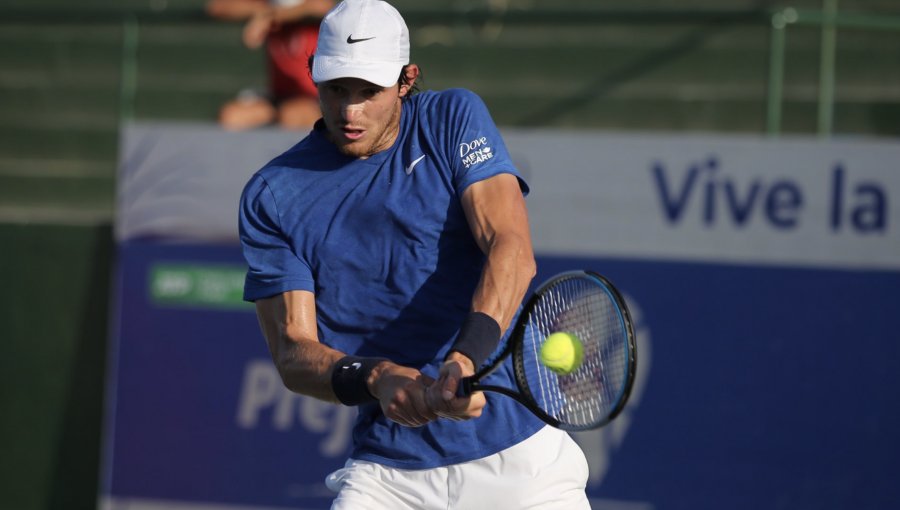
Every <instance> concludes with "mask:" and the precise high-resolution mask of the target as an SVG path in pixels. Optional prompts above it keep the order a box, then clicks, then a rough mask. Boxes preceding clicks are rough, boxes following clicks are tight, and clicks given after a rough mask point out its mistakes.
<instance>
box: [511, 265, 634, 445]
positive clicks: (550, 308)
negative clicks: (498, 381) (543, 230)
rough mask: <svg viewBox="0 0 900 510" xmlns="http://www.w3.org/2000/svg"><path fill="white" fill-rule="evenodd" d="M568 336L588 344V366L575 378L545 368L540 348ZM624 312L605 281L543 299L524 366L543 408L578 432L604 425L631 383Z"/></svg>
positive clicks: (574, 285) (562, 285)
mask: <svg viewBox="0 0 900 510" xmlns="http://www.w3.org/2000/svg"><path fill="white" fill-rule="evenodd" d="M555 332H567V333H572V334H574V335H576V336H577V337H578V339H579V340H580V341H581V343H582V349H583V361H582V363H581V364H580V366H578V368H577V369H576V370H574V371H573V372H572V373H570V374H565V375H560V374H557V373H555V372H553V371H551V370H550V369H548V368H547V367H545V366H544V365H543V364H542V363H541V362H540V348H541V344H542V343H543V342H544V340H545V339H546V338H547V337H548V336H549V335H550V334H552V333H555ZM627 338H628V337H627V331H626V326H625V322H624V318H623V316H622V312H621V310H620V309H619V306H618V304H617V302H616V301H615V299H614V298H613V297H612V295H611V294H610V291H609V290H608V289H606V288H605V287H604V286H602V285H601V284H600V282H599V281H596V280H594V279H590V278H587V277H584V278H571V279H568V280H563V281H561V282H559V283H557V284H556V285H555V286H553V287H552V288H550V289H548V290H547V292H546V293H545V294H543V295H542V296H540V298H539V299H538V301H537V302H536V303H535V306H534V308H533V309H532V311H531V314H530V315H529V322H528V327H527V330H526V335H525V346H524V349H523V355H524V357H525V359H524V360H523V362H524V363H523V364H524V365H525V368H526V380H527V382H528V386H529V390H530V391H531V393H532V395H533V397H534V399H535V401H536V402H537V404H538V405H539V406H540V407H541V408H542V409H543V410H544V411H545V412H546V413H547V414H549V415H551V416H553V417H554V418H556V419H558V420H559V421H560V422H562V423H564V424H567V425H570V426H572V427H575V428H581V427H585V428H587V427H590V426H593V425H597V424H598V423H601V422H604V421H605V420H606V419H608V417H609V415H610V414H611V413H612V412H613V410H614V409H615V408H616V406H617V405H618V403H619V400H620V399H621V398H622V396H623V393H624V389H625V384H626V380H627V377H628V375H627V364H628V343H627V342H628V340H627Z"/></svg>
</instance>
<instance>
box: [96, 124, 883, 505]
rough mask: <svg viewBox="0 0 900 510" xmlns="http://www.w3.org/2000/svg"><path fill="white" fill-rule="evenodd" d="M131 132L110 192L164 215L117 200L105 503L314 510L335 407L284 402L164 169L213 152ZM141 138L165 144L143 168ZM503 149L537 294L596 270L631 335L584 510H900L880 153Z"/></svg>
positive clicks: (335, 458)
mask: <svg viewBox="0 0 900 510" xmlns="http://www.w3.org/2000/svg"><path fill="white" fill-rule="evenodd" d="M141 129H144V130H145V131H146V132H145V133H144V132H142V131H141ZM141 129H138V130H137V132H136V134H134V137H133V138H132V141H131V142H130V143H131V144H132V146H134V147H138V148H140V149H141V150H140V151H138V152H139V153H141V154H145V155H146V154H148V153H153V151H161V153H162V154H163V159H162V161H165V165H163V164H162V163H160V165H159V166H156V165H155V163H154V160H153V158H152V157H146V158H145V159H144V160H142V162H141V163H140V165H138V166H139V168H137V169H132V170H131V171H130V173H129V174H128V175H127V176H126V177H125V179H126V181H129V180H132V181H134V182H143V183H148V182H149V183H152V182H154V180H153V178H152V176H153V175H154V172H163V173H164V174H165V175H166V176H167V177H166V178H164V179H163V180H164V181H165V183H166V184H165V186H161V188H160V190H163V189H164V190H165V191H164V192H163V191H160V195H159V196H160V197H164V198H165V199H164V200H162V199H160V200H159V204H160V205H159V207H160V208H161V210H163V211H164V212H165V214H163V215H162V216H160V215H157V214H155V213H153V212H152V211H153V210H154V207H155V205H154V204H155V202H154V200H155V199H154V198H153V196H152V195H153V193H149V192H148V191H147V190H152V189H153V185H147V186H135V187H133V188H130V191H129V190H128V189H129V188H128V184H127V182H125V183H124V184H123V189H126V190H125V191H123V196H126V195H127V196H129V197H131V198H130V199H129V200H131V201H130V202H128V203H127V204H123V205H122V210H121V211H120V218H121V223H120V224H119V226H118V227H119V228H118V239H119V244H118V250H119V253H118V255H119V257H118V269H117V274H118V282H117V289H116V295H117V302H116V303H114V308H115V309H116V313H115V316H114V318H113V328H112V331H113V340H114V342H113V344H114V352H112V353H111V356H110V358H111V366H110V374H109V380H110V392H109V399H108V413H107V414H108V420H107V421H108V427H107V431H106V444H107V451H106V463H105V482H104V487H103V491H102V492H103V493H102V497H103V500H102V504H103V507H104V508H106V509H108V510H113V509H129V510H163V509H168V510H242V509H249V508H254V509H266V508H268V509H273V510H274V509H287V508H292V509H324V508H328V507H329V504H330V501H331V498H332V494H331V493H330V492H329V491H328V490H327V489H326V488H325V486H324V477H325V476H326V475H327V474H328V473H329V472H330V471H331V470H333V469H336V468H337V467H339V466H341V465H342V464H343V462H344V460H345V459H346V455H347V453H348V451H349V441H350V428H351V427H352V424H353V421H354V418H355V412H354V410H353V409H352V408H347V407H343V406H335V405H331V404H327V403H323V402H320V401H316V400H314V399H311V398H306V397H303V396H299V395H296V394H292V393H290V392H289V391H288V390H286V389H285V388H284V387H283V385H282V384H281V380H280V378H279V376H278V374H277V372H276V370H275V367H274V365H273V364H272V362H271V360H270V358H269V354H268V351H267V348H266V345H265V342H264V340H263V338H262V335H261V333H260V331H259V326H258V324H257V321H256V317H255V313H254V308H253V306H252V305H250V304H247V303H243V302H241V299H240V296H241V290H242V285H243V274H244V270H245V266H244V262H243V259H242V257H241V254H240V249H239V247H238V246H237V244H236V243H235V241H234V239H233V233H231V234H230V233H229V232H230V229H232V228H233V227H232V226H231V225H232V224H233V220H231V219H227V218H225V219H223V218H221V217H220V216H221V215H220V214H219V213H218V212H217V213H216V214H212V213H209V214H210V216H215V217H216V218H217V219H216V221H215V222H212V223H209V225H212V226H211V227H210V228H209V229H207V230H203V228H202V227H203V225H204V224H205V223H204V221H205V220H198V219H197V218H198V216H197V215H196V214H194V213H195V210H196V209H197V208H202V207H201V203H202V202H203V200H201V199H200V198H198V197H200V196H202V193H203V192H202V190H203V189H204V185H203V178H201V177H199V175H200V174H202V173H203V170H198V172H199V174H197V173H195V174H194V175H192V176H191V182H192V183H193V184H190V186H193V187H192V188H191V191H190V192H189V193H186V194H185V196H184V197H181V198H179V196H180V195H179V196H175V197H173V196H171V194H172V193H175V194H176V195H178V192H173V191H172V190H174V189H177V187H173V186H172V180H171V179H172V174H170V173H169V172H171V168H170V165H172V164H173V162H175V161H180V159H179V158H187V160H191V158H197V157H200V158H202V156H198V155H202V154H203V153H205V152H215V153H216V154H218V156H217V158H219V160H222V159H227V158H225V157H224V156H223V153H224V152H227V150H228V149H227V147H225V146H223V145H220V146H217V147H216V150H215V151H209V150H197V149H196V148H189V147H187V148H185V147H182V148H178V147H181V146H180V145H178V144H179V143H181V142H179V140H183V139H184V138H185V137H184V135H183V134H178V133H176V135H171V134H169V133H168V130H166V131H164V132H162V134H161V133H160V132H157V131H155V130H154V129H150V128H146V127H143V128H141ZM185 129H187V128H185ZM142 133H143V134H142ZM144 135H147V136H146V138H147V139H150V140H153V141H154V143H156V144H162V148H160V147H155V148H154V149H153V150H151V151H148V150H147V148H146V147H145V143H143V142H142V141H141V140H144V138H145V137H144ZM150 135H152V136H150ZM165 136H173V140H175V141H174V142H173V143H172V144H169V145H167V144H166V143H164V140H163V141H160V140H161V139H164V137H165ZM228 136H229V137H231V136H232V135H228ZM253 136H259V135H253ZM269 136H273V135H272V134H271V133H270V134H269ZM554 136H555V137H554ZM196 137H197V138H198V139H204V137H208V140H207V142H208V143H213V142H214V141H215V140H217V137H216V136H214V134H213V133H204V132H202V130H201V132H200V133H199V134H196ZM201 141H202V140H201ZM507 141H508V145H509V146H510V147H511V149H514V153H515V154H517V155H518V156H517V157H520V158H522V160H521V166H522V167H523V169H524V170H525V171H526V173H527V174H528V179H529V183H530V184H531V185H532V188H533V193H532V194H531V195H530V196H529V198H528V200H529V209H530V212H531V216H532V227H533V231H534V232H533V233H534V238H535V245H536V249H537V256H538V275H537V277H536V278H535V280H534V283H535V284H537V283H540V282H541V281H543V280H544V279H546V278H549V277H550V276H552V275H553V274H556V273H558V272H561V271H565V270H570V269H575V268H589V269H594V270H596V271H598V272H600V273H602V274H604V275H606V276H607V277H609V278H610V279H611V280H612V281H613V282H614V283H615V284H616V285H617V286H618V287H620V288H621V289H623V291H624V292H625V294H626V298H627V299H628V301H629V304H630V307H631V309H632V312H633V315H634V316H635V319H636V332H637V336H638V374H637V380H636V384H635V387H634V391H633V394H632V399H631V400H630V401H629V405H628V406H627V407H626V409H625V411H624V412H623V413H622V414H621V415H620V416H619V417H618V418H617V419H616V420H614V421H613V422H612V423H610V424H609V425H608V426H606V427H604V428H602V429H600V430H596V431H590V432H584V433H579V434H576V435H575V439H576V440H577V441H578V442H579V444H580V445H581V446H582V448H583V449H584V451H585V454H586V456H587V458H588V463H589V466H590V479H589V486H588V494H589V496H590V498H591V502H592V506H593V508H594V509H595V510H602V509H612V510H639V509H640V510H649V509H663V510H665V509H676V510H678V509H698V508H710V509H718V508H729V509H748V510H749V509H754V510H755V509H760V508H771V509H776V508H817V509H847V508H898V507H900V486H898V485H897V484H896V483H895V481H896V480H897V479H898V478H900V406H898V405H897V404H898V402H900V372H898V371H897V369H896V368H895V366H896V364H897V360H898V359H900V342H898V338H900V335H898V333H897V332H898V331H900V313H898V312H900V297H898V296H900V231H898V224H900V222H898V213H897V208H896V207H894V203H893V201H894V200H896V197H897V196H900V173H898V172H897V171H896V170H897V169H896V168H894V167H895V166H896V162H897V161H900V157H895V156H898V155H900V151H898V148H897V146H895V145H890V144H874V145H871V144H866V143H859V144H853V143H845V144H828V145H823V144H820V143H818V142H812V141H788V142H781V143H774V142H773V143H771V144H764V143H763V142H761V141H759V140H742V139H737V138H733V139H724V140H723V139H715V138H709V139H707V138H702V139H696V138H677V137H657V138H652V137H646V138H639V137H623V138H619V137H615V136H607V137H604V136H600V135H594V137H593V138H591V137H587V136H585V137H583V139H580V138H578V137H577V136H574V137H573V136H569V135H565V136H562V135H552V134H548V133H531V132H528V133H511V134H510V135H509V136H508V140H507ZM204 143H206V142H204ZM216 143H220V142H216ZM268 143H269V146H268V147H271V146H274V145H277V144H276V143H275V142H273V141H272V140H271V139H269V141H268ZM567 144H568V145H567ZM225 145H228V146H235V147H240V146H244V147H247V146H251V145H252V144H249V143H248V144H236V143H235V142H234V140H232V139H231V138H229V139H228V141H227V144H225ZM549 146H553V147H555V148H556V149H558V150H556V151H555V152H554V151H552V150H549V149H548V147H549ZM613 147H616V148H618V151H615V150H613ZM647 147H652V149H648V148H647ZM761 147H764V148H766V152H765V154H763V155H760V154H759V153H757V152H756V151H758V150H760V148H761ZM516 148H518V150H515V149H516ZM561 148H562V149H561ZM207 149H208V148H207ZM563 149H564V150H563ZM234 150H237V149H234ZM266 150H269V149H266ZM173 154H175V155H174V156H173ZM698 154H705V156H702V157H700V156H698V157H696V158H695V156H697V155H698ZM772 154H775V156H772ZM710 155H712V156H710ZM243 157H245V158H246V157H248V156H246V155H244V156H243ZM766 158H772V159H771V160H767V162H765V163H764V164H760V163H759V161H760V160H765V159H766ZM560 160H564V161H560ZM713 160H714V161H715V163H711V161H713ZM217 161H218V160H217ZM554 161H556V163H558V164H559V165H560V166H557V167H552V164H553V163H554ZM776 161H780V162H781V163H778V164H776V163H775V162H776ZM585 162H587V163H585ZM751 162H752V163H753V164H754V165H756V166H754V167H753V168H751V167H750V163H751ZM182 166H185V167H186V166H188V164H187V163H182ZM190 166H191V168H202V165H200V166H198V165H196V164H192V165H190ZM141 168H143V169H145V170H144V171H141ZM147 168H150V169H151V171H150V172H149V173H147V171H146V169H147ZM153 168H156V170H152V169H153ZM551 168H555V169H556V170H555V171H554V172H551V171H550V170H549V169H551ZM560 168H562V169H564V170H559V169H560ZM539 169H545V170H540V171H539ZM215 171H216V172H222V171H223V170H222V168H218V167H217V168H216V170H215ZM252 171H253V169H252V168H251V169H247V168H243V167H241V168H240V169H236V170H233V171H232V172H231V177H229V179H230V181H232V182H233V183H234V187H233V189H232V188H229V189H228V190H225V191H221V190H220V192H221V198H220V199H219V202H216V204H215V206H214V209H215V208H219V209H216V210H217V211H228V210H229V208H231V211H232V212H231V213H228V214H232V215H236V213H234V212H233V211H234V207H235V206H234V205H233V204H234V203H236V194H237V193H238V192H239V184H238V183H241V182H243V181H245V180H246V177H247V176H249V173H252ZM241 172H243V173H244V174H245V175H239V174H240V173H241ZM212 175H213V172H212V171H210V176H212ZM210 178H212V177H210ZM148 193H149V195H148ZM179 200H183V203H184V204H185V207H187V209H185V210H184V211H181V212H179V210H178V207H177V206H173V205H172V204H175V203H177V202H178V201H179ZM222 214H225V213H224V212H223V213H222ZM199 217H202V215H201V216H199ZM232 217H233V216H232ZM160 218H162V220H160ZM138 220H139V221H138ZM215 225H219V227H216V226H215ZM132 228H133V229H134V230H130V229H132ZM169 228H171V229H172V232H173V234H172V235H170V236H165V235H163V234H164V233H165V232H166V230H167V229H169ZM217 229H218V230H217ZM493 398H504V397H502V396H495V397H493Z"/></svg>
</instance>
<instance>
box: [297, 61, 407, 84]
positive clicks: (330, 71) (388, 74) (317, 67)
mask: <svg viewBox="0 0 900 510" xmlns="http://www.w3.org/2000/svg"><path fill="white" fill-rule="evenodd" d="M402 69H403V64H401V63H398V62H365V63H360V62H350V61H349V59H346V58H343V57H328V56H320V55H316V56H315V58H314V59H313V67H312V79H313V81H314V82H315V83H322V82H326V81H330V80H336V79H338V78H359V79H360V80H365V81H367V82H369V83H374V84H375V85H378V86H379V87H390V86H392V85H394V84H395V83H397V81H398V80H399V78H400V71H401V70H402Z"/></svg>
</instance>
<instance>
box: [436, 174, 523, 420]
mask: <svg viewBox="0 0 900 510" xmlns="http://www.w3.org/2000/svg"><path fill="white" fill-rule="evenodd" d="M462 206H463V209H464V211H465V214H466V219H467V220H468V223H469V227H470V229H471V230H472V235H473V236H474V238H475V241H476V242H477V243H478V246H479V247H480V248H481V250H482V251H483V252H484V253H485V255H486V256H487V260H486V262H485V266H484V269H483V270H482V273H481V279H480V280H479V282H478V286H477V288H476V290H475V294H474V296H473V297H472V312H480V313H483V314H485V315H487V316H489V317H490V318H492V319H493V320H495V321H496V322H497V324H498V325H499V326H500V332H501V335H502V333H503V332H505V331H506V329H507V328H509V325H510V323H511V322H512V319H513V317H514V316H515V314H516V310H518V307H519V305H520V304H521V302H522V298H523V297H524V296H525V292H526V291H527V290H528V285H529V284H530V283H531V280H532V278H534V275H535V272H536V265H535V261H534V251H533V248H532V245H531V232H530V227H529V224H528V212H527V209H526V207H525V198H524V197H523V196H522V190H521V189H520V188H519V181H518V179H517V178H516V176H515V175H512V174H507V173H504V174H499V175H496V176H493V177H490V178H488V179H485V180H483V181H479V182H476V183H474V184H472V185H470V186H469V187H468V188H466V190H465V191H464V192H463V195H462ZM477 368H478V367H476V366H474V363H473V362H472V360H471V359H469V358H468V357H467V356H465V355H463V354H462V353H460V352H456V351H454V352H451V353H450V355H449V356H448V357H447V362H446V363H445V364H444V366H443V367H442V368H441V373H440V376H439V379H438V381H437V382H436V384H434V385H433V386H432V388H431V391H430V395H429V398H430V400H429V404H430V405H431V406H432V408H433V409H434V410H435V411H436V412H437V413H438V414H440V415H441V416H445V417H448V418H457V419H467V418H474V417H477V416H479V415H480V414H481V409H482V408H483V407H484V404H485V400H484V395H483V394H480V393H476V394H473V395H472V396H471V397H470V398H456V388H457V386H458V384H459V379H460V378H462V377H465V376H469V375H472V374H474V373H475V370H476V369H477Z"/></svg>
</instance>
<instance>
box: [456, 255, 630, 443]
mask: <svg viewBox="0 0 900 510" xmlns="http://www.w3.org/2000/svg"><path fill="white" fill-rule="evenodd" d="M585 275H587V276H590V277H592V278H595V279H596V280H598V281H599V282H600V283H601V284H602V286H603V288H604V290H605V291H606V292H607V293H608V294H609V296H610V297H611V298H612V299H613V301H615V303H616V305H617V306H618V309H619V311H620V312H621V314H622V321H623V322H624V323H625V334H626V342H627V345H628V360H627V361H626V363H627V371H628V373H627V379H626V381H625V387H624V388H623V389H622V393H621V395H620V396H619V399H618V401H617V402H616V406H615V407H614V408H613V410H612V411H611V412H610V413H609V414H608V415H607V416H606V417H605V418H604V419H603V420H602V421H601V422H599V423H594V424H590V425H583V426H582V425H573V424H570V423H563V422H561V421H560V420H559V419H557V418H555V417H553V416H551V415H550V414H548V413H547V412H546V411H544V410H543V409H541V408H540V406H538V405H537V404H536V403H535V402H536V399H535V398H534V395H532V393H531V390H530V389H529V386H528V382H527V380H526V378H525V366H524V359H525V356H524V354H523V349H524V348H525V346H524V339H525V334H526V331H527V328H528V322H529V321H528V317H529V316H530V314H531V311H532V310H533V309H534V307H535V305H536V303H537V301H538V300H539V299H540V298H541V297H543V296H544V294H545V293H546V290H547V289H548V288H550V287H552V286H554V285H556V284H557V283H558V282H560V281H562V280H567V279H570V278H583V277H584V276H585ZM636 347H637V346H636V344H635V336H634V326H633V323H632V320H631V314H630V312H629V311H628V306H627V305H626V304H625V299H624V298H623V297H622V295H621V293H620V292H619V291H618V289H616V287H615V286H614V285H613V284H612V282H610V281H609V280H608V279H607V278H605V277H603V276H602V275H600V274H599V273H597V272H595V271H590V270H587V271H581V270H576V271H567V272H564V273H560V274H558V275H556V276H554V277H553V278H551V279H549V280H547V281H546V282H544V283H543V284H541V285H540V286H539V287H538V288H537V289H535V291H534V292H533V293H532V295H531V297H530V298H529V299H528V301H527V302H526V303H525V306H524V307H522V311H521V312H520V313H519V318H518V319H517V320H516V324H515V326H514V329H513V331H512V333H511V334H510V337H509V339H508V341H507V342H506V345H505V346H504V348H503V351H501V353H500V354H499V355H498V356H497V357H496V358H495V359H494V362H493V363H491V364H490V365H486V366H484V367H482V368H481V369H480V370H478V372H476V373H475V375H473V376H470V377H464V378H463V379H462V380H461V381H460V388H459V391H458V394H460V395H471V394H472V393H473V392H476V391H491V392H494V393H500V394H503V395H506V396H507V397H510V398H512V399H514V400H516V401H517V402H519V403H520V404H522V405H523V406H525V407H526V408H527V409H528V410H529V411H531V412H532V413H534V415H535V416H537V417H538V418H540V419H541V420H543V421H544V422H545V423H547V424H549V425H551V426H553V427H556V428H559V429H562V430H567V431H579V430H590V429H595V428H599V427H602V426H604V425H606V424H607V423H609V422H610V421H612V420H613V419H614V418H615V417H616V416H618V415H619V413H621V412H622V409H624V408H625V404H626V403H627V402H628V397H629V396H630V395H631V388H632V386H633V384H634V378H635V370H636V367H637V348H636ZM510 354H512V355H513V375H514V377H515V380H516V387H517V389H518V391H516V390H515V389H512V388H507V387H505V386H495V385H491V384H480V383H479V382H478V381H480V380H481V379H483V378H484V377H487V376H488V375H490V374H491V373H492V372H493V371H494V370H496V369H497V368H498V367H499V366H500V365H502V364H503V362H504V361H505V360H506V358H507V356H509V355H510Z"/></svg>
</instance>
